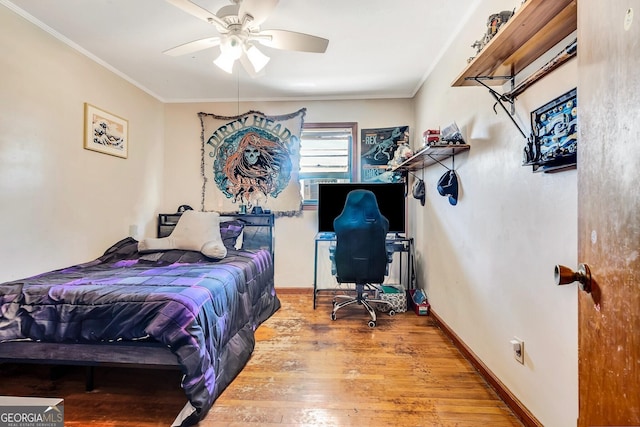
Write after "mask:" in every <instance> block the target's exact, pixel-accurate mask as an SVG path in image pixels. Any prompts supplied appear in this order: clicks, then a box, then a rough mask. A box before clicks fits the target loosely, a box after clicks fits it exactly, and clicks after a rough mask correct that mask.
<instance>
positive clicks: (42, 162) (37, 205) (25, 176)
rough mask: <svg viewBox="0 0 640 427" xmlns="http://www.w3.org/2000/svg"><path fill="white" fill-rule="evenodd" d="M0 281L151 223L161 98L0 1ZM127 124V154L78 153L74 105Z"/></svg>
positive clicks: (88, 255)
mask: <svg viewBox="0 0 640 427" xmlns="http://www.w3.org/2000/svg"><path fill="white" fill-rule="evenodd" d="M0 70H1V71H0V73H1V77H0V200H1V201H2V202H1V205H0V235H1V236H2V240H1V241H0V260H2V269H0V281H3V280H9V279H16V278H19V277H24V276H26V275H31V274H36V273H40V272H42V271H45V270H48V269H52V268H59V267H63V266H68V265H71V264H74V263H79V262H84V261H88V260H91V259H94V258H96V257H97V256H98V255H101V254H102V252H104V250H105V249H106V248H107V247H108V245H110V244H112V243H115V242H116V241H117V240H118V239H120V238H123V237H126V236H127V235H128V233H129V226H130V225H135V226H137V227H138V228H139V230H140V233H144V232H145V230H144V228H145V227H150V228H149V231H151V229H152V227H153V226H154V224H155V220H154V218H153V215H154V213H155V211H156V208H157V206H158V205H159V204H160V197H161V187H162V178H163V176H162V162H163V157H164V153H163V147H162V140H163V109H162V104H161V103H160V102H159V101H158V100H156V99H154V98H152V97H151V96H148V95H147V94H145V93H144V92H142V91H140V90H138V89H136V88H135V87H134V86H132V85H131V84H129V83H127V82H125V81H124V80H123V79H121V78H119V77H117V76H116V75H115V74H113V73H111V72H110V71H108V70H106V69H105V68H104V67H102V66H100V65H98V64H96V63H95V62H93V61H91V60H90V59H87V58H86V57H85V56H83V55H81V54H80V53H78V52H76V51H75V50H73V49H71V48H69V47H68V46H66V45H64V44H63V43H61V42H60V41H58V40H57V39H55V38H54V37H53V36H51V35H49V34H47V33H45V32H44V31H42V30H40V29H38V28H36V27H35V26H33V25H32V24H30V23H28V22H27V21H25V20H24V19H22V18H20V17H18V16H17V15H16V14H14V13H13V12H11V11H10V10H9V9H7V8H5V7H0ZM85 102H88V103H91V104H93V105H96V106H98V107H100V108H103V109H105V110H107V111H109V112H111V113H113V114H117V115H119V116H122V117H124V118H127V119H128V120H129V142H130V146H129V158H128V159H126V160H125V159H121V158H117V157H113V156H109V155H105V154H101V153H97V152H94V151H89V150H85V149H83V120H84V119H83V116H84V103H85Z"/></svg>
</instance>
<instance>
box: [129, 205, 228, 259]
mask: <svg viewBox="0 0 640 427" xmlns="http://www.w3.org/2000/svg"><path fill="white" fill-rule="evenodd" d="M170 249H183V250H188V251H200V252H202V254H203V255H205V256H208V257H209V258H217V259H221V258H224V257H225V256H227V248H226V247H225V246H224V244H223V242H222V237H221V236H220V214H219V213H218V212H196V211H194V210H188V211H185V212H184V213H183V214H182V215H181V216H180V219H179V220H178V223H177V224H176V228H174V229H173V231H172V232H171V234H170V235H169V236H167V237H162V238H159V239H156V238H145V239H142V240H141V241H140V242H138V251H139V252H153V251H162V250H170Z"/></svg>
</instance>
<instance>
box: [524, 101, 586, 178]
mask: <svg viewBox="0 0 640 427" xmlns="http://www.w3.org/2000/svg"><path fill="white" fill-rule="evenodd" d="M531 131H532V135H531V138H530V139H529V141H528V144H527V147H525V156H524V157H525V158H524V165H531V166H533V170H534V172H549V171H552V170H559V169H567V168H570V167H575V166H576V161H577V152H578V98H577V90H576V89H572V90H570V91H569V92H567V93H565V94H563V95H561V96H559V97H557V98H556V99H554V100H552V101H550V102H548V103H547V104H545V105H543V106H541V107H540V108H538V109H536V110H534V111H533V112H532V113H531Z"/></svg>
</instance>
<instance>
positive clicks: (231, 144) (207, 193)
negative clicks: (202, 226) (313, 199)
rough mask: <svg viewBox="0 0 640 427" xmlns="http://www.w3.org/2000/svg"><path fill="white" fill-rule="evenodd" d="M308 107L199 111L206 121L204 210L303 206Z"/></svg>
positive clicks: (279, 211)
mask: <svg viewBox="0 0 640 427" xmlns="http://www.w3.org/2000/svg"><path fill="white" fill-rule="evenodd" d="M305 113H306V109H305V108H303V109H300V110H298V111H296V112H294V113H291V114H286V115H279V116H267V115H265V114H263V113H261V112H259V111H248V112H246V113H244V114H241V115H238V116H232V117H226V116H218V115H215V114H208V113H198V117H199V118H200V123H201V125H202V134H201V135H202V164H201V166H202V175H203V178H204V183H203V187H202V210H203V211H217V212H223V213H231V212H240V213H243V212H252V211H253V212H267V211H269V212H272V213H274V214H275V215H276V216H294V215H299V214H300V213H301V211H302V194H301V191H300V181H299V179H298V177H299V173H300V134H301V132H302V125H303V122H304V116H305Z"/></svg>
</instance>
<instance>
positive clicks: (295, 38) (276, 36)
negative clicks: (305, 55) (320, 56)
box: [255, 30, 329, 53]
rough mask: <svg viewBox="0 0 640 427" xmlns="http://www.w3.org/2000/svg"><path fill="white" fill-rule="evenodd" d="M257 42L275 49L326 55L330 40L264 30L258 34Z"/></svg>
mask: <svg viewBox="0 0 640 427" xmlns="http://www.w3.org/2000/svg"><path fill="white" fill-rule="evenodd" d="M263 36H270V37H263ZM255 40H257V41H258V42H260V43H262V44H263V45H265V46H268V47H273V48H275V49H284V50H297V51H300V52H315V53H324V52H325V51H326V50H327V45H328V44H329V40H327V39H323V38H322V37H316V36H312V35H310V34H304V33H296V32H295V31H287V30H262V31H260V32H259V33H258V34H257V37H256V38H255Z"/></svg>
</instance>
